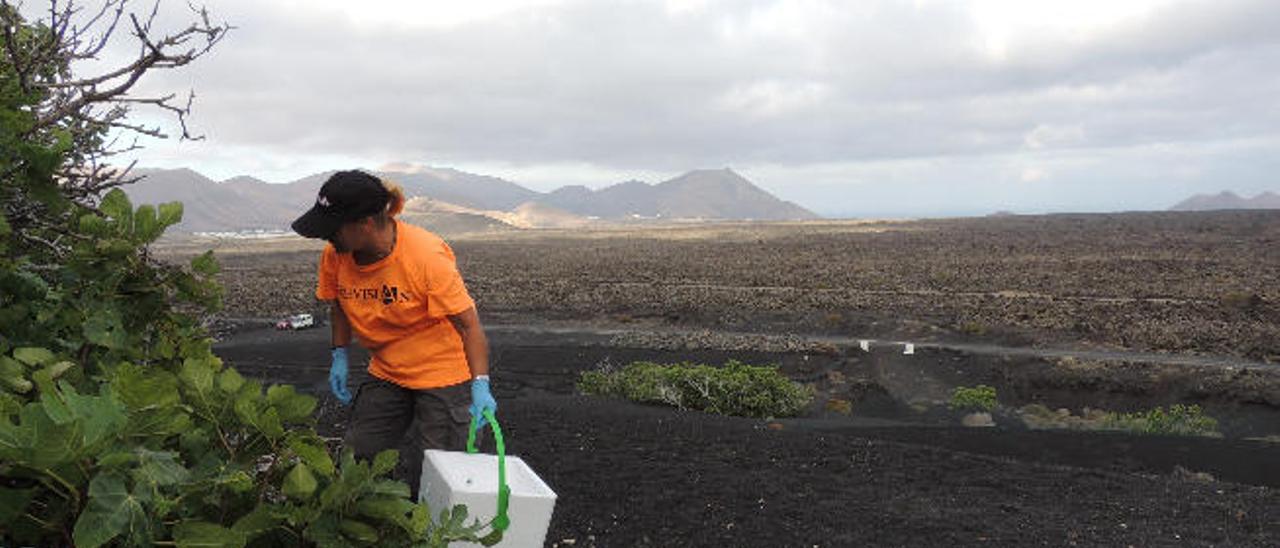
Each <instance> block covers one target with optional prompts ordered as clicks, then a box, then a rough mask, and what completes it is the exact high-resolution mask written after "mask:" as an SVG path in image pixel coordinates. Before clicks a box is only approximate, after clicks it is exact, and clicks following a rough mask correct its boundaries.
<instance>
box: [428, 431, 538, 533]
mask: <svg viewBox="0 0 1280 548" xmlns="http://www.w3.org/2000/svg"><path fill="white" fill-rule="evenodd" d="M473 429H474V421H473ZM473 432H474V430H473ZM494 434H495V437H497V438H498V439H499V440H500V439H501V437H500V436H501V430H500V429H499V428H495V429H494ZM472 439H473V440H474V435H473V437H472ZM468 445H469V446H470V447H471V448H472V449H474V442H471V443H469V444H468ZM498 453H499V454H498V455H488V454H483V453H464V452H461V451H438V450H435V449H428V450H426V452H425V454H424V458H423V459H422V482H421V484H420V487H419V489H418V500H419V501H425V502H426V503H427V504H428V505H429V506H430V508H431V513H432V514H433V516H432V518H433V519H438V517H439V515H440V511H441V510H443V509H445V508H452V507H453V506H454V505H457V504H465V505H466V506H467V521H466V523H467V524H470V523H472V520H475V519H479V520H480V522H481V523H487V522H489V521H490V520H492V519H493V518H494V517H495V515H496V514H497V511H498V493H499V492H500V485H499V468H500V466H502V465H503V460H505V476H506V478H505V479H506V484H507V488H508V489H509V495H508V502H507V504H508V506H507V518H508V519H509V520H510V521H509V525H508V527H507V529H506V531H505V532H503V535H502V542H499V543H498V544H496V545H495V546H501V547H503V548H523V547H530V548H536V547H540V546H542V545H543V542H544V541H545V540H546V537H547V528H548V527H549V526H550V525H551V514H552V512H553V511H554V510H555V504H556V494H555V492H554V491H552V490H551V488H550V487H549V486H547V484H546V482H544V481H542V478H539V477H538V475H537V474H535V473H534V472H533V469H532V468H530V467H529V465H528V464H525V462H524V461H523V460H521V459H520V457H507V456H505V455H504V454H503V453H505V451H504V448H503V444H502V443H499V444H498ZM482 534H483V532H482ZM454 546H469V547H470V546H480V545H479V544H474V543H456V544H454Z"/></svg>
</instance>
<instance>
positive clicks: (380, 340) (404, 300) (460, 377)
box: [316, 221, 475, 389]
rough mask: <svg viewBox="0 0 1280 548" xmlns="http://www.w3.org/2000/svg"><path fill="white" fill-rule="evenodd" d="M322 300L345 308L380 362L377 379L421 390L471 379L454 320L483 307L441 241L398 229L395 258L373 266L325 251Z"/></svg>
mask: <svg viewBox="0 0 1280 548" xmlns="http://www.w3.org/2000/svg"><path fill="white" fill-rule="evenodd" d="M316 298H318V299H320V300H324V301H332V300H337V301H338V302H339V303H340V304H341V305H342V311H343V312H344V313H345V314H346V316H347V320H348V321H349V322H350V323H351V330H352V332H353V333H354V334H355V335H356V336H357V337H359V338H360V342H361V344H362V345H363V346H364V347H365V348H368V349H369V351H370V352H371V353H372V354H373V359H372V360H370V362H369V374H371V375H373V376H375V377H378V378H380V379H384V380H387V381H390V382H393V383H395V384H397V385H400V386H403V387H405V388H414V389H422V388H438V387H441V386H450V385H454V384H458V383H461V382H466V381H468V380H470V379H471V369H470V368H469V367H468V366H467V357H466V353H464V352H463V349H462V336H461V335H459V334H458V331H457V329H455V328H454V327H453V323H452V322H450V321H449V320H448V318H446V316H450V315H453V314H458V313H461V312H466V311H467V310H468V309H470V308H472V307H474V306H475V301H473V300H471V296H470V295H468V294H467V288H466V286H465V285H464V284H463V283H462V276H461V275H460V274H458V266H457V262H456V259H454V256H453V250H452V249H450V248H449V244H447V243H445V241H444V240H442V239H440V237H439V236H436V235H435V234H432V233H430V232H427V231H426V230H423V229H422V228H419V227H416V226H413V225H409V224H406V223H403V222H401V221H396V243H395V247H394V248H393V249H392V250H391V254H390V255H387V256H386V257H383V258H382V259H380V260H379V261H377V262H375V263H371V264H367V265H357V264H356V262H355V259H354V258H353V257H352V255H351V254H350V253H338V252H337V250H335V249H334V248H333V246H332V245H328V246H325V248H324V252H323V253H322V254H321V255H320V282H319V284H318V286H317V287H316Z"/></svg>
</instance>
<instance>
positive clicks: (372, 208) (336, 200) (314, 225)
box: [291, 170, 391, 240]
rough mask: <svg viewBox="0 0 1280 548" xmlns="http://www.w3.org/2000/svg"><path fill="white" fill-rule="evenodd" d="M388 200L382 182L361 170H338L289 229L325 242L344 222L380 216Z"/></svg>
mask: <svg viewBox="0 0 1280 548" xmlns="http://www.w3.org/2000/svg"><path fill="white" fill-rule="evenodd" d="M390 199H391V193H389V192H387V189H386V187H384V186H382V180H381V179H378V178H377V177H374V176H373V175H370V174H368V173H365V172H363V171H354V170H353V171H339V172H337V173H334V174H333V175H331V176H330V177H329V180H327V181H325V182H324V185H323V186H321V187H320V194H319V195H318V196H316V205H314V206H311V209H310V210H309V211H307V212H306V213H304V214H302V216H301V217H298V220H296V221H294V222H293V225H291V226H292V228H293V231H294V232H297V233H298V234H301V235H302V236H305V237H307V238H322V239H325V240H328V239H330V238H331V237H333V234H334V233H335V232H337V231H338V228H339V227H341V226H342V225H343V224H344V223H349V222H351V221H358V220H360V219H363V218H365V217H368V216H370V215H374V214H376V213H381V212H382V211H384V210H385V209H386V207H387V202H388V201H389V200H390Z"/></svg>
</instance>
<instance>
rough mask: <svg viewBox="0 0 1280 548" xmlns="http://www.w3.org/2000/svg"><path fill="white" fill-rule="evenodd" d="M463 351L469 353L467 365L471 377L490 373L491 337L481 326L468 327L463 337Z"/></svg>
mask: <svg viewBox="0 0 1280 548" xmlns="http://www.w3.org/2000/svg"><path fill="white" fill-rule="evenodd" d="M462 351H463V352H466V354H467V366H468V367H470V368H471V378H473V379H474V378H476V377H477V376H480V375H488V374H489V339H488V338H487V337H485V336H484V330H483V329H480V328H478V327H477V328H475V329H468V330H467V334H466V335H463V337H462Z"/></svg>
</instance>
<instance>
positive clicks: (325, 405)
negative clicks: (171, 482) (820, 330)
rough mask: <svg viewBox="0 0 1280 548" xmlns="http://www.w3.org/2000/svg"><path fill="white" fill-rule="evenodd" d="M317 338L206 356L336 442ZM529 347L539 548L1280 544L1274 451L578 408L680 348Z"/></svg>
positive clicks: (822, 419)
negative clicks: (627, 373)
mask: <svg viewBox="0 0 1280 548" xmlns="http://www.w3.org/2000/svg"><path fill="white" fill-rule="evenodd" d="M325 337H327V333H326V332H325V330H323V329H317V330H310V331H303V332H297V333H276V332H271V331H267V330H248V331H246V332H242V333H240V334H237V335H235V336H233V337H230V338H229V339H228V340H226V341H224V342H222V343H220V344H219V345H218V346H217V347H216V350H217V352H218V353H219V354H220V355H221V356H223V358H224V359H225V360H226V361H227V362H228V363H229V364H231V365H233V366H237V367H239V368H241V369H242V370H244V371H245V372H246V373H248V374H251V375H255V376H258V377H263V378H267V379H268V380H272V381H279V382H290V383H294V384H297V385H299V386H300V388H302V389H303V390H308V391H312V392H313V393H315V394H317V395H318V396H320V398H321V401H322V407H321V410H320V412H319V427H320V429H321V430H322V433H327V434H328V435H338V433H339V432H341V429H342V428H343V427H344V424H345V419H346V408H343V407H340V406H337V405H335V403H334V401H333V400H332V399H331V398H329V397H328V395H327V393H326V391H327V388H326V386H325V375H326V370H327V362H326V361H325V354H326V353H325V348H326V345H325V342H324V340H325ZM528 342H529V341H528V340H527V338H522V337H513V336H502V335H499V336H496V337H494V340H493V346H494V354H495V356H497V360H496V361H497V363H498V365H497V366H496V367H495V391H496V393H497V397H498V400H499V405H500V411H499V417H500V421H501V422H502V426H503V428H504V430H505V433H506V438H507V447H508V451H509V452H510V454H513V455H519V456H521V457H522V458H523V459H525V460H526V461H527V462H528V463H529V464H530V465H531V466H532V467H533V468H534V470H536V471H537V472H538V473H539V475H540V476H541V477H542V478H543V479H544V480H546V481H547V482H548V483H549V484H550V485H551V486H552V488H553V489H554V490H556V492H557V493H558V496H559V499H558V501H557V504H556V512H555V515H554V518H553V522H552V524H551V530H550V532H549V534H548V545H549V546H556V545H558V546H568V545H573V546H770V547H772V546H815V545H817V546H854V545H875V546H935V545H936V546H967V545H1001V546H1073V545H1074V546H1099V545H1106V546H1130V545H1131V546H1275V545H1277V544H1278V543H1280V492H1277V491H1276V490H1275V487H1276V486H1280V471H1277V467H1276V466H1274V463H1276V462H1280V444H1276V443H1267V442H1260V441H1257V442H1255V441H1245V440H1237V439H1225V440H1224V439H1210V438H1165V437H1144V436H1131V435H1122V434H1105V433H1087V432H1067V431H1061V432H1053V431H1025V430H1016V429H1013V430H1011V429H1004V428H997V429H964V428H955V427H940V426H937V425H926V424H910V423H903V422H900V421H896V420H886V419H875V418H867V417H860V416H854V417H835V418H833V417H831V416H829V415H824V414H822V413H818V412H811V413H809V414H808V415H807V416H806V417H802V418H798V419H784V420H778V421H765V420H753V419H740V418H729V417H719V416H714V415H708V414H703V413H698V412H689V411H679V410H675V409H668V408H661V407H651V406H641V405H634V404H630V403H626V402H621V401H614V400H606V399H599V398H588V397H583V396H577V395H574V394H573V389H572V382H573V379H574V378H575V377H576V373H577V372H578V371H581V370H584V369H588V368H590V367H593V366H594V364H596V363H598V362H599V361H601V360H603V359H606V358H607V359H609V360H611V361H613V362H615V363H625V362H626V361H629V360H632V359H642V358H649V359H659V360H661V359H671V358H673V357H675V356H676V355H677V353H664V352H656V351H652V350H645V349H627V348H607V347H579V346H575V344H574V343H573V342H569V341H557V340H554V339H548V338H546V337H542V340H541V342H540V343H539V344H536V345H529V344H527V343H528ZM678 355H680V356H683V357H684V358H685V359H699V360H705V361H710V362H713V363H715V362H717V361H720V360H722V359H723V358H724V357H727V356H736V357H740V358H743V359H748V360H752V361H756V362H757V363H766V362H770V361H772V362H776V363H781V364H782V365H783V369H784V371H787V372H788V373H790V374H792V375H793V376H803V375H802V373H803V372H804V371H806V370H821V369H822V368H823V367H825V366H821V365H814V364H813V363H811V362H812V361H813V360H812V359H804V358H803V357H802V356H785V355H772V356H771V355H767V354H763V353H756V354H750V353H747V354H742V353H732V352H731V353H725V352H718V351H704V352H695V353H692V355H691V354H690V353H688V352H683V353H678ZM828 365H829V364H828ZM489 449H490V450H491V449H492V448H491V447H490V448H489ZM1197 473H1207V474H1209V475H1207V476H1206V475H1203V474H1197ZM1223 479H1230V480H1232V481H1222V480H1223ZM1268 485H1269V486H1271V487H1267V486H1268Z"/></svg>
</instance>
